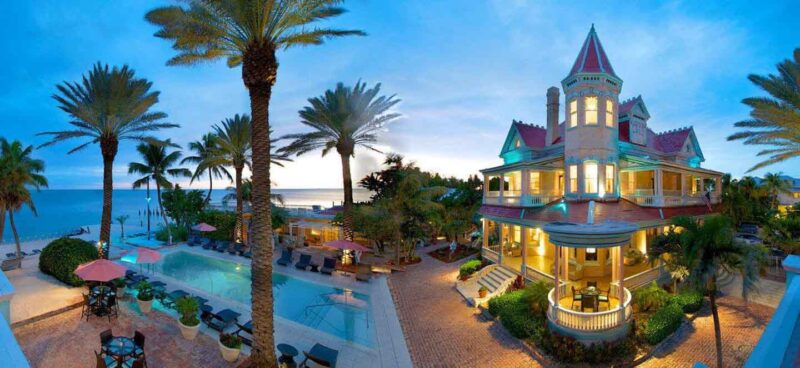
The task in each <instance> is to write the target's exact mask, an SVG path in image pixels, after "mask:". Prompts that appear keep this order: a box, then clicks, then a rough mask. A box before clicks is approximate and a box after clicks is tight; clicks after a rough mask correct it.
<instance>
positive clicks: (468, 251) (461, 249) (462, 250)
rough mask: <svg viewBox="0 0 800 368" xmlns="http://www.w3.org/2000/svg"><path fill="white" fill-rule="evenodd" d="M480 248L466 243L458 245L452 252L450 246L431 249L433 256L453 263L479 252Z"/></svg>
mask: <svg viewBox="0 0 800 368" xmlns="http://www.w3.org/2000/svg"><path fill="white" fill-rule="evenodd" d="M479 252H480V249H478V248H472V247H467V246H464V245H460V244H459V245H458V246H457V247H456V250H455V251H453V252H452V253H451V252H450V247H444V248H439V249H437V250H434V251H431V252H430V253H428V254H430V255H431V257H433V258H436V259H438V260H440V261H442V262H446V263H451V262H455V261H458V260H460V259H464V258H467V257H469V256H471V255H473V254H478V253H479Z"/></svg>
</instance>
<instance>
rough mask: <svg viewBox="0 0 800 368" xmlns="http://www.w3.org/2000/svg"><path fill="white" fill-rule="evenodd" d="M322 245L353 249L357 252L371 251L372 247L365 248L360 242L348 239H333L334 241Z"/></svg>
mask: <svg viewBox="0 0 800 368" xmlns="http://www.w3.org/2000/svg"><path fill="white" fill-rule="evenodd" d="M323 245H324V246H326V247H332V248H336V249H346V250H355V251H359V252H372V249H370V248H367V247H365V246H363V245H361V244H358V243H354V242H351V241H349V240H334V241H329V242H327V243H325V244H323Z"/></svg>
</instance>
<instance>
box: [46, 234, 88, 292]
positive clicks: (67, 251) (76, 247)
mask: <svg viewBox="0 0 800 368" xmlns="http://www.w3.org/2000/svg"><path fill="white" fill-rule="evenodd" d="M98 257H100V254H99V253H98V251H97V247H96V246H95V245H94V244H92V243H90V242H88V241H85V240H81V239H73V238H60V239H56V240H53V241H52V242H50V244H47V246H46V247H44V249H43V250H42V254H41V255H40V256H39V270H40V271H42V273H45V274H47V275H51V276H53V277H55V278H56V279H58V280H59V281H61V282H63V283H65V284H67V285H71V286H80V285H83V280H81V279H80V278H79V277H78V276H75V274H74V272H75V269H76V268H77V267H78V265H80V264H82V263H86V262H90V261H94V260H96V259H97V258H98Z"/></svg>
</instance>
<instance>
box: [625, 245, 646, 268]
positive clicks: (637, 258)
mask: <svg viewBox="0 0 800 368" xmlns="http://www.w3.org/2000/svg"><path fill="white" fill-rule="evenodd" d="M625 258H628V259H630V260H631V264H632V265H635V264H639V263H641V262H642V261H644V254H643V253H642V251H640V250H639V249H637V248H635V247H630V248H628V249H626V250H625Z"/></svg>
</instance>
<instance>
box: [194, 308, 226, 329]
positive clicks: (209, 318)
mask: <svg viewBox="0 0 800 368" xmlns="http://www.w3.org/2000/svg"><path fill="white" fill-rule="evenodd" d="M200 320H201V321H203V323H205V324H206V326H208V327H209V328H211V329H214V330H217V331H218V332H222V331H224V330H225V323H224V322H223V321H222V319H220V318H219V317H217V315H216V314H214V312H213V311H206V310H204V311H202V312H201V313H200Z"/></svg>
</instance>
